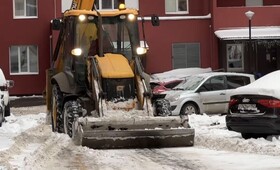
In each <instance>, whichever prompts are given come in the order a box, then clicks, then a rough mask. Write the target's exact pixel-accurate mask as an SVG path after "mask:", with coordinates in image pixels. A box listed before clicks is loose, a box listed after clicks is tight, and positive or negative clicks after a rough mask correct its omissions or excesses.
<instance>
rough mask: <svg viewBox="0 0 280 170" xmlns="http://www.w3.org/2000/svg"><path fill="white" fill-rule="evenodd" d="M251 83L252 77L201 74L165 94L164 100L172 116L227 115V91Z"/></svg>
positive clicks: (228, 73) (228, 74) (245, 75)
mask: <svg viewBox="0 0 280 170" xmlns="http://www.w3.org/2000/svg"><path fill="white" fill-rule="evenodd" d="M253 81H255V78H254V75H253V74H245V73H230V72H211V73H202V74H198V75H193V76H190V77H189V78H188V79H187V80H185V81H183V82H181V83H180V84H179V85H177V86H176V87H174V88H173V89H172V90H171V91H167V92H166V96H165V99H167V100H168V101H169V102H170V105H171V111H172V115H188V114H201V113H206V114H218V113H221V114H222V113H227V110H228V103H229V100H230V93H231V91H232V90H233V89H235V88H237V87H240V86H244V85H247V84H250V83H251V82H253Z"/></svg>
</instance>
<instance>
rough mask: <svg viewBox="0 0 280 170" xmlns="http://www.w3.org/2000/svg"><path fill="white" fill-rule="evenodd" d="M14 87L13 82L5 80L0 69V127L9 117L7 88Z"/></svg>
mask: <svg viewBox="0 0 280 170" xmlns="http://www.w3.org/2000/svg"><path fill="white" fill-rule="evenodd" d="M13 86H14V81H13V80H6V78H5V76H4V74H3V71H2V69H1V68H0V127H1V126H2V123H3V121H4V120H5V117H6V116H10V100H9V88H11V87H13Z"/></svg>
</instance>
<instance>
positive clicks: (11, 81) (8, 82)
mask: <svg viewBox="0 0 280 170" xmlns="http://www.w3.org/2000/svg"><path fill="white" fill-rule="evenodd" d="M14 85H15V82H14V80H7V87H8V88H12V87H14Z"/></svg>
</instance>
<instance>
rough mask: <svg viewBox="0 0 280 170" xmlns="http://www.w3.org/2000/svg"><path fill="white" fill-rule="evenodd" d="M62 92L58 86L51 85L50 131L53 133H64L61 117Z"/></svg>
mask: <svg viewBox="0 0 280 170" xmlns="http://www.w3.org/2000/svg"><path fill="white" fill-rule="evenodd" d="M62 97H63V96H62V92H61V91H60V88H59V87H58V85H56V84H55V85H53V89H52V115H51V117H52V121H51V122H52V129H53V132H58V133H64V128H63V115H62Z"/></svg>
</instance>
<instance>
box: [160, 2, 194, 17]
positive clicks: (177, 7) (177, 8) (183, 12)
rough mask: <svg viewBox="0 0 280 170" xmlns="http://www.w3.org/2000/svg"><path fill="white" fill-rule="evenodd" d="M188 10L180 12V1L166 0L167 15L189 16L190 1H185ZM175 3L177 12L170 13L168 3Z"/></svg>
mask: <svg viewBox="0 0 280 170" xmlns="http://www.w3.org/2000/svg"><path fill="white" fill-rule="evenodd" d="M185 1H186V5H187V9H186V11H180V10H179V0H165V14H189V0H185ZM172 2H173V3H175V7H176V9H175V11H172V12H169V11H167V8H168V7H169V5H168V3H172Z"/></svg>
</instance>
